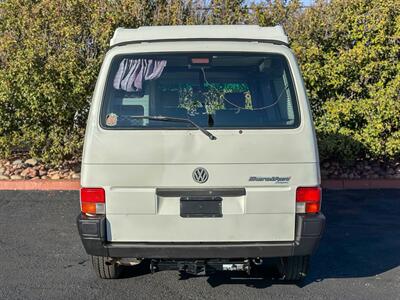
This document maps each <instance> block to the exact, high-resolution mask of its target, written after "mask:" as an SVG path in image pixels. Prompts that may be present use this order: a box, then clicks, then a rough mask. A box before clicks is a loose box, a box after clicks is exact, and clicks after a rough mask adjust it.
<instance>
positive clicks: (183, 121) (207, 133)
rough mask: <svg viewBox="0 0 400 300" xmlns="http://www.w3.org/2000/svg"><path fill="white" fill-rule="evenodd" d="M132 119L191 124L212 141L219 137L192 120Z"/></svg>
mask: <svg viewBox="0 0 400 300" xmlns="http://www.w3.org/2000/svg"><path fill="white" fill-rule="evenodd" d="M129 117H130V118H132V119H146V120H152V121H162V122H176V123H189V124H192V125H193V126H194V127H196V128H197V129H198V130H200V131H201V132H202V133H204V134H205V135H206V136H208V138H209V139H210V140H216V139H217V137H216V136H215V135H213V134H212V133H211V132H209V131H207V130H206V129H204V128H203V127H200V126H199V125H197V124H196V123H195V122H193V121H192V120H190V119H184V118H174V117H167V116H129Z"/></svg>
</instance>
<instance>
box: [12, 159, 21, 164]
mask: <svg viewBox="0 0 400 300" xmlns="http://www.w3.org/2000/svg"><path fill="white" fill-rule="evenodd" d="M12 164H13V165H22V160H20V159H17V160H14V161H13V163H12Z"/></svg>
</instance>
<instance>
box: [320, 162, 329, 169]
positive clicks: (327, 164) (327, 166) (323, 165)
mask: <svg viewBox="0 0 400 300" xmlns="http://www.w3.org/2000/svg"><path fill="white" fill-rule="evenodd" d="M330 165H331V164H330V163H329V162H324V163H323V164H322V167H324V168H325V169H328V168H329V167H330Z"/></svg>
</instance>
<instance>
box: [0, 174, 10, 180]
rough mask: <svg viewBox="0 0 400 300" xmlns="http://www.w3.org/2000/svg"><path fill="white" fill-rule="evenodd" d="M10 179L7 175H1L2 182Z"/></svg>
mask: <svg viewBox="0 0 400 300" xmlns="http://www.w3.org/2000/svg"><path fill="white" fill-rule="evenodd" d="M8 179H10V177H8V176H6V175H0V180H8Z"/></svg>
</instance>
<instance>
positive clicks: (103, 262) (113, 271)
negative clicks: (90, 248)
mask: <svg viewBox="0 0 400 300" xmlns="http://www.w3.org/2000/svg"><path fill="white" fill-rule="evenodd" d="M91 260H92V265H93V269H94V271H95V273H96V274H97V276H98V277H100V278H102V279H117V278H119V277H120V275H121V266H120V265H118V264H117V263H115V262H113V261H112V260H111V259H110V258H109V257H102V256H91Z"/></svg>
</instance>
